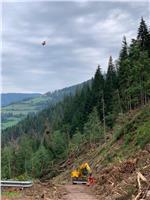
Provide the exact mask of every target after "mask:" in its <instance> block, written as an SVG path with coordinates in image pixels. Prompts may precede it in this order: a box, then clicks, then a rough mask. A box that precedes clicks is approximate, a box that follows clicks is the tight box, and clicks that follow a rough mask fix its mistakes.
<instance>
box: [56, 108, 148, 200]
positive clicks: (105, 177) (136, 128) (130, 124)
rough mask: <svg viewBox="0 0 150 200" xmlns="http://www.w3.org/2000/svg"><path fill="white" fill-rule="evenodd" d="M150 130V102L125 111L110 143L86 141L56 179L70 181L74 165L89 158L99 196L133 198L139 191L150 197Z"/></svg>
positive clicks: (66, 182) (112, 199) (96, 192)
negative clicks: (141, 177)
mask: <svg viewBox="0 0 150 200" xmlns="http://www.w3.org/2000/svg"><path fill="white" fill-rule="evenodd" d="M149 130H150V105H147V106H146V107H144V108H142V109H139V110H135V111H132V112H130V113H128V114H125V115H121V116H120V117H119V118H118V120H117V122H116V127H115V128H114V130H113V132H111V133H108V138H109V139H108V141H107V143H106V144H97V145H93V146H89V145H88V144H86V145H84V146H83V145H82V147H81V149H80V151H79V153H78V154H77V153H76V154H75V157H74V158H73V159H71V158H70V159H71V161H72V164H71V165H68V164H67V162H66V164H63V167H64V169H65V170H64V172H63V173H61V174H60V175H59V176H57V177H56V178H55V179H54V183H62V184H68V183H69V182H70V172H71V170H72V168H73V167H74V166H78V165H79V164H81V163H82V162H85V161H86V162H88V163H89V164H90V166H91V168H92V169H93V174H94V176H95V177H96V181H97V183H96V185H94V186H93V187H92V189H93V191H94V193H95V194H96V195H98V199H104V200H105V199H107V200H108V199H109V200H130V199H131V200H132V199H135V198H136V197H137V195H139V197H140V198H143V199H146V200H148V199H150V194H149V193H150V192H149V191H150V182H149V180H150V134H149ZM72 157H73V156H72ZM139 172H140V173H141V174H142V175H143V176H144V177H145V179H146V181H145V182H144V181H143V180H140V183H141V189H140V188H139V183H138V181H137V178H138V173H139ZM140 192H141V194H140ZM137 199H139V198H137Z"/></svg>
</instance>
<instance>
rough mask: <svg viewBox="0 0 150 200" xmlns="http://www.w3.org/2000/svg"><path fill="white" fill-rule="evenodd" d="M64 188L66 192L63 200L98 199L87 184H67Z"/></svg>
mask: <svg viewBox="0 0 150 200" xmlns="http://www.w3.org/2000/svg"><path fill="white" fill-rule="evenodd" d="M64 189H65V191H66V194H64V195H63V198H62V199H63V200H78V199H79V200H97V198H96V197H95V195H94V193H93V194H92V192H91V191H90V189H89V187H88V186H86V185H65V186H64Z"/></svg>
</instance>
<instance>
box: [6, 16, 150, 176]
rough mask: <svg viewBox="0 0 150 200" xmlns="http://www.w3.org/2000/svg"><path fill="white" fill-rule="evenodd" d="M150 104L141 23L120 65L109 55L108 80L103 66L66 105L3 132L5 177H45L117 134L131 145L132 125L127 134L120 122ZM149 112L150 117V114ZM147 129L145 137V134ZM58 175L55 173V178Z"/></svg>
mask: <svg viewBox="0 0 150 200" xmlns="http://www.w3.org/2000/svg"><path fill="white" fill-rule="evenodd" d="M149 100H150V31H149V30H148V27H147V25H146V23H145V21H144V19H143V18H142V19H141V22H140V25H139V28H138V34H137V38H135V39H132V41H131V43H130V44H127V41H126V37H125V36H124V38H123V42H122V48H121V50H120V54H119V57H118V60H117V63H116V64H114V62H113V58H112V57H111V56H110V58H109V61H108V70H107V73H106V76H104V75H103V74H102V72H101V67H100V66H98V67H97V69H96V72H95V75H94V77H93V78H92V82H91V83H89V82H87V83H85V84H84V86H83V88H82V90H77V91H76V94H75V96H72V95H68V96H65V98H64V99H63V101H61V102H58V103H56V104H55V105H51V106H49V107H48V108H46V109H45V110H43V111H41V112H40V113H38V114H37V115H34V116H33V115H28V116H27V118H26V119H24V120H23V121H21V122H20V123H18V124H17V125H16V126H14V127H12V128H7V129H6V130H4V131H3V133H2V177H3V178H12V177H17V176H20V175H24V176H25V175H28V176H30V177H41V176H43V174H45V173H46V171H47V169H52V168H53V166H54V164H57V163H60V162H62V161H63V160H65V159H68V158H69V157H71V155H72V154H73V152H75V151H78V150H80V147H81V146H83V145H84V144H86V143H88V144H90V145H91V147H92V145H93V144H97V145H102V144H103V143H106V142H107V140H108V139H109V138H110V137H112V135H111V133H112V131H113V130H114V129H115V131H116V133H115V136H116V140H117V138H119V137H120V136H121V135H123V134H124V135H126V136H125V138H126V140H127V144H128V141H129V140H130V139H131V138H132V135H130V134H129V132H130V130H131V129H130V127H132V126H130V124H129V125H128V126H126V129H123V131H122V129H121V130H120V128H119V127H118V126H119V125H120V122H118V119H120V117H121V116H125V115H124V113H127V112H133V111H135V110H136V109H140V108H143V107H144V106H145V105H147V104H148V103H149ZM147 112H148V113H147V115H148V116H149V109H148V110H147ZM143 115H144V114H143ZM146 119H148V120H147V121H145V122H143V121H142V122H141V127H138V128H137V130H138V131H137V132H136V131H135V134H138V137H137V140H138V141H137V145H139V144H141V145H140V148H142V147H143V146H142V142H141V141H143V144H144V145H145V144H146V143H148V142H149V139H148V137H149V132H148V131H147V130H148V126H149V125H148V124H149V118H148V117H147V118H146ZM142 120H145V118H144V117H143V118H142ZM117 125H118V126H117ZM139 125H140V124H139ZM116 127H118V129H117V128H116ZM133 129H134V130H136V127H133ZM143 129H144V134H140V133H141V132H143V131H142V130H143ZM117 131H118V132H117ZM127 135H128V136H127ZM106 151H107V150H106ZM56 173H57V172H53V173H52V171H51V173H50V176H53V175H56Z"/></svg>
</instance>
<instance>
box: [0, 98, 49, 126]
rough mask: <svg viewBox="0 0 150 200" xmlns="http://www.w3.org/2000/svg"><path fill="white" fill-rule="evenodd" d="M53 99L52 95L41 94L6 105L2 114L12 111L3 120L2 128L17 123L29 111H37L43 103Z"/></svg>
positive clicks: (41, 107)
mask: <svg viewBox="0 0 150 200" xmlns="http://www.w3.org/2000/svg"><path fill="white" fill-rule="evenodd" d="M50 100H51V97H50V96H44V95H43V96H39V97H36V98H33V99H29V100H25V101H20V102H17V103H14V104H11V105H8V106H5V107H2V111H1V113H2V116H4V115H6V114H9V113H11V114H12V116H8V117H6V118H5V120H2V129H5V128H7V127H11V126H14V125H16V124H17V123H18V122H19V121H21V120H22V119H24V118H25V117H26V116H27V115H28V114H29V113H36V112H38V111H40V110H42V109H43V105H44V104H47V103H48V101H50Z"/></svg>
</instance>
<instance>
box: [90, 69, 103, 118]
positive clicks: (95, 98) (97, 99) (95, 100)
mask: <svg viewBox="0 0 150 200" xmlns="http://www.w3.org/2000/svg"><path fill="white" fill-rule="evenodd" d="M103 90H104V78H103V75H102V73H101V68H100V65H98V67H97V70H96V73H95V76H94V79H93V82H92V104H93V107H94V106H96V107H97V111H98V113H99V117H100V119H101V120H102V119H103V109H102V97H103Z"/></svg>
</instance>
